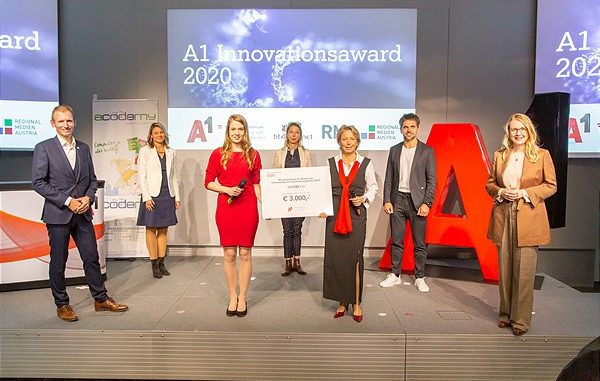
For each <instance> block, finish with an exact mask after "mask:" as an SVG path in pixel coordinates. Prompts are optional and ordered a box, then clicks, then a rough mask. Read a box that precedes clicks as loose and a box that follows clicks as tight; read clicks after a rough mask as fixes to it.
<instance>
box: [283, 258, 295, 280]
mask: <svg viewBox="0 0 600 381" xmlns="http://www.w3.org/2000/svg"><path fill="white" fill-rule="evenodd" d="M292 271H294V270H293V269H292V259H291V258H290V259H286V260H285V269H284V270H283V272H282V273H281V276H288V275H290V274H291V273H292Z"/></svg>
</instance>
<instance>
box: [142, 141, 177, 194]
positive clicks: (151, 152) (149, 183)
mask: <svg viewBox="0 0 600 381" xmlns="http://www.w3.org/2000/svg"><path fill="white" fill-rule="evenodd" d="M165 155H166V157H167V179H169V181H168V185H169V194H170V195H171V197H175V201H179V178H178V177H177V169H176V155H175V150H173V149H171V148H167V149H166V150H165ZM161 183H162V173H161V169H160V159H159V157H158V153H157V152H156V148H150V147H149V146H143V147H142V148H141V149H140V154H139V156H138V185H139V187H140V189H141V191H142V201H144V202H146V201H148V200H150V199H152V197H157V196H158V194H159V193H160V185H161Z"/></svg>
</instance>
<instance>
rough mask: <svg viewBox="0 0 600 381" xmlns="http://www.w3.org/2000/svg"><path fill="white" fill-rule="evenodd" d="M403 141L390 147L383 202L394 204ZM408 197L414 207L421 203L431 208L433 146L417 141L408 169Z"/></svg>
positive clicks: (433, 163)
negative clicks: (409, 168)
mask: <svg viewBox="0 0 600 381" xmlns="http://www.w3.org/2000/svg"><path fill="white" fill-rule="evenodd" d="M403 145H404V143H398V144H396V145H395V146H393V147H392V148H390V153H389V155H388V161H387V168H386V170H385V182H384V186H383V203H384V204H385V203H386V202H391V203H392V205H395V204H396V196H397V195H398V185H399V184H400V173H399V171H400V154H401V153H402V147H403ZM409 183H410V197H411V198H412V202H413V205H414V206H415V209H417V210H418V209H419V207H420V206H421V205H422V204H426V205H427V206H429V207H430V208H431V205H432V204H433V197H434V196H435V183H436V177H435V155H434V153H433V148H431V147H430V146H428V145H427V144H425V143H423V142H421V141H420V140H419V141H418V142H417V148H416V151H415V157H414V159H413V163H412V168H411V171H410V179H409Z"/></svg>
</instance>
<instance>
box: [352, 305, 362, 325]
mask: <svg viewBox="0 0 600 381" xmlns="http://www.w3.org/2000/svg"><path fill="white" fill-rule="evenodd" d="M355 308H356V305H355V304H353V305H352V319H354V321H355V322H357V323H360V322H361V321H362V319H363V315H362V314H360V315H355V314H354V309H355Z"/></svg>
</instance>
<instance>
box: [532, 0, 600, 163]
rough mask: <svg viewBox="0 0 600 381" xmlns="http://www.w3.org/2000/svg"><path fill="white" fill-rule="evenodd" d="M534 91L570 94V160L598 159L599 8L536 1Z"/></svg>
mask: <svg viewBox="0 0 600 381" xmlns="http://www.w3.org/2000/svg"><path fill="white" fill-rule="evenodd" d="M535 65H536V70H535V92H536V93H547V92H555V91H560V92H566V93H570V94H571V111H570V117H569V157H600V124H599V123H600V6H599V5H598V3H597V2H593V1H592V2H590V1H589V0H570V1H564V0H543V1H538V14H537V43H536V60H535Z"/></svg>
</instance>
